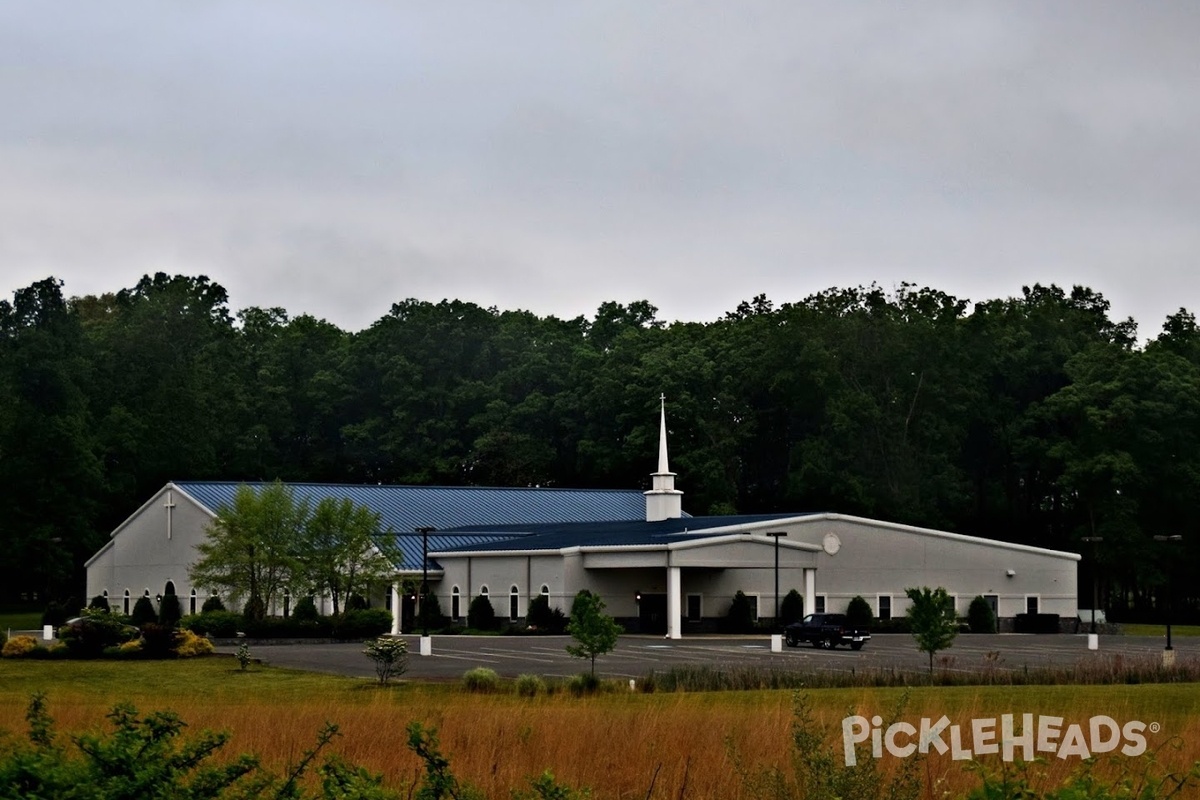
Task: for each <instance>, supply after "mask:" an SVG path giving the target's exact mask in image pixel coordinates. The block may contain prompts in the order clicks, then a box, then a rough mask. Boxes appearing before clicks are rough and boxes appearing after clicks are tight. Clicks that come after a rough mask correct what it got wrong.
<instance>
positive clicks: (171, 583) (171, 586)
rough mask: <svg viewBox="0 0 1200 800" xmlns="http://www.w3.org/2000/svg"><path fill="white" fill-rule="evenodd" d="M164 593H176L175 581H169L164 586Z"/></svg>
mask: <svg viewBox="0 0 1200 800" xmlns="http://www.w3.org/2000/svg"><path fill="white" fill-rule="evenodd" d="M163 594H175V581H167V585H166V586H164V587H163Z"/></svg>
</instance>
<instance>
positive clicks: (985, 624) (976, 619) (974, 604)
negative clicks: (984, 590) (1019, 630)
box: [967, 595, 996, 633]
mask: <svg viewBox="0 0 1200 800" xmlns="http://www.w3.org/2000/svg"><path fill="white" fill-rule="evenodd" d="M967 625H969V626H970V628H971V633H995V632H996V615H995V614H993V613H992V604H991V603H989V602H988V601H987V600H985V599H984V598H983V595H976V596H975V599H974V600H972V601H971V605H970V606H968V608H967Z"/></svg>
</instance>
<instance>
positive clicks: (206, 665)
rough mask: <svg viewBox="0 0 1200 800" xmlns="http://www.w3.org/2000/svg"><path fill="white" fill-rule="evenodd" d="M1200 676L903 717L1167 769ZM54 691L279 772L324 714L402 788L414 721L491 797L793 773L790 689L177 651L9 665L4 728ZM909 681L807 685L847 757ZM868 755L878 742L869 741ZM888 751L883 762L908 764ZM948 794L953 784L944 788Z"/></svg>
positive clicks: (712, 792)
mask: <svg viewBox="0 0 1200 800" xmlns="http://www.w3.org/2000/svg"><path fill="white" fill-rule="evenodd" d="M1198 688H1200V687H1197V686H1196V685H1190V684H1177V685H1137V686H1086V687H1077V686H1023V687H922V688H914V689H911V690H908V700H907V705H906V707H905V709H904V711H903V712H902V715H901V718H902V719H904V720H907V721H910V722H913V723H914V724H916V722H917V721H918V720H919V719H920V718H921V717H930V718H933V719H937V718H939V717H941V716H942V715H943V714H945V715H946V716H948V717H949V718H950V719H951V720H952V721H953V722H954V723H957V724H959V725H962V726H964V728H969V725H970V720H971V719H974V718H991V717H997V716H999V715H1000V714H1004V713H1014V714H1022V713H1031V714H1047V715H1056V716H1062V717H1065V718H1066V720H1067V723H1072V722H1077V723H1085V724H1086V722H1087V719H1088V718H1089V717H1091V716H1092V715H1096V714H1105V715H1108V716H1111V717H1113V718H1114V719H1116V720H1117V721H1118V722H1126V721H1128V720H1132V719H1137V720H1141V721H1143V722H1146V723H1147V724H1149V723H1151V722H1155V723H1158V724H1159V725H1160V726H1161V728H1162V730H1161V732H1160V733H1159V734H1155V735H1150V736H1149V737H1148V740H1149V742H1150V745H1151V747H1152V748H1156V747H1159V746H1162V745H1163V744H1165V743H1166V742H1168V740H1174V741H1176V742H1177V743H1179V744H1180V745H1181V747H1180V749H1178V750H1174V749H1170V748H1166V749H1163V750H1162V751H1161V754H1160V760H1161V761H1162V762H1163V763H1164V765H1166V766H1169V767H1173V768H1182V767H1183V766H1185V765H1188V764H1191V763H1192V762H1193V761H1195V760H1197V759H1200V708H1198V703H1200V691H1197V689H1198ZM36 691H42V692H45V693H46V694H47V695H48V697H49V704H50V705H49V707H50V712H51V715H52V716H53V717H54V718H55V719H56V721H57V723H58V729H59V730H61V731H80V730H85V729H92V730H95V729H100V728H102V727H103V726H104V715H105V713H107V711H108V710H109V709H110V708H111V707H112V705H114V704H115V703H117V702H120V701H123V700H129V701H131V702H133V703H134V704H135V705H137V706H138V708H139V709H141V710H142V711H149V710H157V709H171V710H173V711H175V712H177V713H178V714H179V715H180V716H181V717H182V718H183V719H184V720H185V721H186V722H187V723H188V725H189V727H190V729H191V730H199V729H203V728H213V729H221V730H229V731H231V732H232V733H233V741H232V743H231V745H230V747H229V750H230V751H231V752H234V753H241V752H253V753H256V754H258V755H259V756H260V757H262V758H263V759H264V761H265V762H266V763H267V764H269V765H271V766H273V767H276V768H282V767H283V766H284V765H285V764H287V763H288V762H292V761H295V760H296V759H298V758H299V756H300V754H301V753H302V752H303V750H304V749H305V748H307V747H309V746H311V744H312V742H313V740H314V737H315V734H316V731H317V730H318V729H319V728H320V727H321V725H322V724H323V723H324V722H325V721H330V722H334V723H336V724H338V725H339V726H340V727H341V729H342V732H343V733H344V734H345V735H344V736H343V737H342V738H340V739H339V740H338V741H337V743H336V744H335V748H334V749H335V752H337V753H339V754H340V755H342V756H344V757H346V758H348V759H350V760H352V761H354V762H356V763H359V764H361V765H363V766H365V767H367V768H369V769H371V770H374V771H377V772H383V773H384V774H385V775H387V776H388V780H389V782H390V784H391V785H392V786H394V787H395V788H400V789H402V788H403V787H405V786H407V785H408V784H410V783H411V782H412V781H413V780H414V779H415V778H416V776H417V774H418V773H419V770H420V764H419V763H418V762H417V760H416V759H415V757H413V756H412V755H411V754H410V753H409V752H408V750H407V749H406V747H405V727H406V725H407V724H408V723H409V722H410V721H412V720H419V721H421V722H424V723H427V724H431V725H434V726H436V727H437V728H438V730H439V733H440V736H441V740H442V746H443V749H444V751H445V753H446V754H447V755H448V756H449V757H450V759H451V763H452V765H453V769H454V771H455V773H456V774H457V775H459V776H460V777H461V778H463V779H466V780H468V781H470V782H472V783H474V784H476V785H478V786H480V787H481V788H483V789H484V790H485V791H486V792H487V793H488V795H489V796H491V797H497V798H507V797H509V796H510V789H512V788H516V787H521V786H523V785H525V781H526V779H527V778H529V777H531V776H535V775H538V774H540V773H541V772H542V771H543V770H545V769H550V770H552V771H553V772H554V773H555V775H556V776H557V778H558V779H559V780H560V781H563V782H566V783H569V784H571V785H574V786H590V787H593V789H594V790H595V793H596V797H598V798H616V797H630V796H635V797H644V796H645V795H646V791H647V789H648V787H649V786H650V783H651V780H652V779H654V778H653V776H654V774H655V772H656V770H657V771H658V776H657V779H655V784H654V785H655V791H654V796H655V797H672V798H674V797H680V796H685V797H695V798H701V797H724V798H740V797H745V796H747V795H745V794H744V793H743V792H744V790H743V788H742V782H741V780H740V779H739V776H738V774H737V772H736V769H737V768H736V764H735V761H740V762H741V763H742V764H743V765H744V768H746V769H749V770H752V771H757V770H763V769H772V768H779V769H781V770H783V772H784V774H785V775H787V774H790V772H791V763H792V757H793V753H792V749H791V726H792V721H793V697H794V696H793V693H792V692H789V691H754V692H702V693H673V694H649V695H644V694H638V693H631V692H628V691H623V692H614V693H608V694H600V695H596V696H592V697H586V698H575V697H572V696H570V695H569V694H566V693H559V694H555V695H553V696H545V695H541V696H538V697H534V698H522V697H519V696H517V695H516V694H515V693H512V692H504V693H498V694H490V695H480V694H470V693H467V692H465V691H463V690H462V689H460V688H459V687H458V686H456V685H447V684H424V683H408V682H401V683H398V684H394V685H392V686H389V687H386V688H381V687H378V686H376V685H374V684H373V683H372V682H371V681H368V680H363V679H352V678H340V677H337V676H330V675H322V674H315V673H305V672H299V671H293V670H283V669H276V668H270V667H261V666H254V667H252V668H251V669H250V670H248V671H246V672H242V671H241V670H239V669H238V666H237V663H236V662H235V661H234V660H233V659H232V658H227V657H217V658H205V659H191V660H186V661H167V662H140V661H123V662H105V661H96V662H69V661H14V660H5V661H0V728H4V729H7V730H9V731H12V732H17V731H23V730H24V712H25V707H26V704H27V702H28V698H29V696H30V694H32V693H33V692H36ZM904 693H905V690H903V689H863V688H854V689H821V690H811V691H809V692H807V693H806V695H807V697H808V698H809V699H810V702H811V705H812V707H813V709H814V712H815V715H816V717H817V720H818V722H819V723H820V724H821V725H822V726H824V727H825V728H826V729H827V730H828V731H829V740H828V747H829V748H830V752H833V753H837V754H840V753H841V741H840V726H841V720H842V718H843V717H845V716H846V715H847V714H853V713H857V714H862V715H864V716H867V717H871V716H873V715H876V714H879V715H882V716H883V717H885V718H886V717H888V716H889V714H890V713H891V711H892V710H893V709H894V708H895V707H896V704H897V703H898V702H899V700H900V699H901V697H902V696H903V695H904ZM860 754H861V757H864V758H865V757H867V756H868V755H869V750H865V749H864V750H861V751H860ZM898 763H899V762H897V761H896V760H895V759H893V758H891V757H885V759H884V760H883V762H882V763H881V767H882V768H883V769H884V771H888V770H891V769H894V768H895V767H896V766H898ZM1077 763H1078V762H1077V761H1074V760H1069V761H1060V760H1058V759H1055V758H1053V757H1052V756H1051V757H1049V758H1047V760H1046V764H1045V765H1044V766H1042V767H1039V769H1042V770H1043V771H1045V772H1046V773H1047V774H1048V775H1049V776H1050V777H1054V776H1056V775H1063V774H1065V773H1066V772H1067V771H1069V770H1070V769H1071V768H1073V767H1075V766H1077ZM922 776H923V780H924V782H925V784H926V788H927V790H928V794H929V796H934V795H940V796H951V797H953V796H961V795H962V794H963V793H965V791H966V789H967V787H970V786H974V785H976V784H977V783H978V778H977V777H975V776H974V775H972V774H970V773H969V772H968V771H967V770H966V768H965V762H955V761H952V760H951V759H950V757H949V756H948V755H947V756H935V757H931V758H929V759H927V761H926V762H925V764H924V765H923V767H922ZM945 792H949V794H948V795H947V794H944V793H945Z"/></svg>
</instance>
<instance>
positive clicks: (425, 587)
mask: <svg viewBox="0 0 1200 800" xmlns="http://www.w3.org/2000/svg"><path fill="white" fill-rule="evenodd" d="M436 530H437V528H435V527H433V526H432V525H422V526H420V527H418V528H413V531H414V532H416V533H419V534H421V599H420V601H419V605H420V611H419V612H418V613H420V615H421V635H422V636H428V635H429V615H428V614H426V613H425V597H426V596H427V595H428V594H429V534H430V533H432V532H433V531H436Z"/></svg>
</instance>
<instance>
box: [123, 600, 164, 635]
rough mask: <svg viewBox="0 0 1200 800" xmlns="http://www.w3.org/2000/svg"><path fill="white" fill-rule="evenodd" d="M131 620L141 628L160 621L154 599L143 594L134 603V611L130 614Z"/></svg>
mask: <svg viewBox="0 0 1200 800" xmlns="http://www.w3.org/2000/svg"><path fill="white" fill-rule="evenodd" d="M129 621H130V622H131V623H132V624H133V625H135V626H136V627H138V628H140V627H142V626H143V625H145V624H147V623H150V622H158V612H157V611H155V610H154V601H153V600H151V599H150V598H149V597H147V596H146V595H142V596H141V597H139V598H138V599H137V602H136V603H134V604H133V613H132V614H130V615H129Z"/></svg>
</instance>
